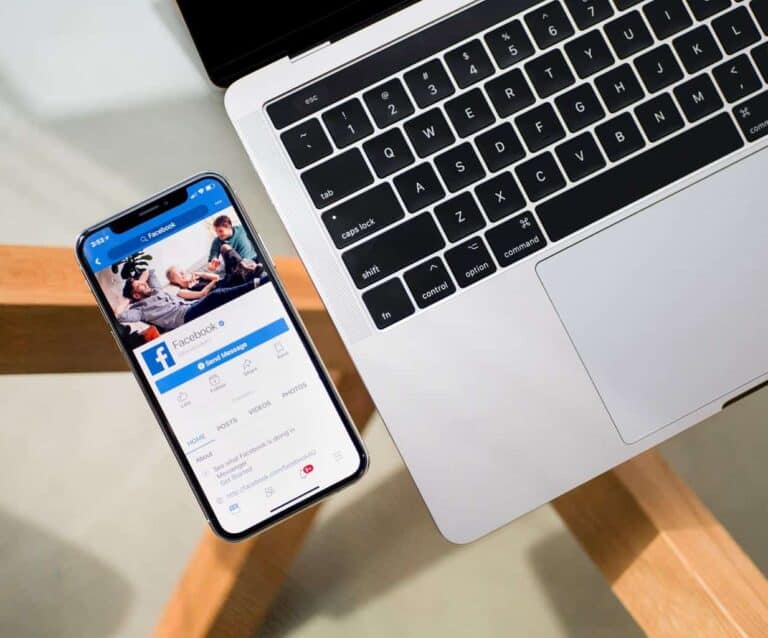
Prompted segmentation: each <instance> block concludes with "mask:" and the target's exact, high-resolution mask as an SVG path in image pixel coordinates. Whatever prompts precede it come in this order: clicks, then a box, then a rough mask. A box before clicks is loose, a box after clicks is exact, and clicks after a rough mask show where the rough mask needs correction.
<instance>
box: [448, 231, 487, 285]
mask: <svg viewBox="0 0 768 638" xmlns="http://www.w3.org/2000/svg"><path fill="white" fill-rule="evenodd" d="M445 260H446V261H447V262H448V267H449V268H450V269H451V272H452V273H453V276H454V278H455V279H456V282H457V283H458V284H459V286H461V287H462V288H466V287H467V286H470V285H472V284H473V283H475V282H476V281H480V280H481V279H485V278H486V277H487V276H488V275H492V274H493V273H494V272H496V266H495V265H494V263H493V259H491V254H490V253H489V252H488V249H487V248H486V247H485V244H483V240H482V239H480V238H479V237H474V238H472V239H470V240H468V241H466V242H464V243H463V244H459V245H458V246H456V247H455V248H451V249H450V250H449V251H447V252H446V253H445Z"/></svg>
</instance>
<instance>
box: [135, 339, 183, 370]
mask: <svg viewBox="0 0 768 638" xmlns="http://www.w3.org/2000/svg"><path fill="white" fill-rule="evenodd" d="M141 356H142V357H144V363H146V364H147V367H148V368H149V371H150V372H151V373H152V374H153V375H155V374H160V373H161V372H163V371H164V370H167V369H168V368H171V367H173V366H175V365H176V362H175V361H174V360H173V355H172V354H171V353H170V352H169V351H168V346H166V345H165V342H163V343H159V344H157V345H156V346H155V347H154V348H150V349H149V350H145V351H144V352H142V353H141Z"/></svg>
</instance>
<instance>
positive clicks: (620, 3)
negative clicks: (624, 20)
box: [613, 0, 643, 11]
mask: <svg viewBox="0 0 768 638" xmlns="http://www.w3.org/2000/svg"><path fill="white" fill-rule="evenodd" d="M613 1H614V3H615V4H616V6H617V7H618V8H619V10H620V11H624V9H629V8H630V7H634V6H635V5H636V4H637V3H638V2H642V1H643V0H613Z"/></svg>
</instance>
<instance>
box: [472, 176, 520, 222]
mask: <svg viewBox="0 0 768 638" xmlns="http://www.w3.org/2000/svg"><path fill="white" fill-rule="evenodd" d="M475 195H477V199H478V200H480V206H482V207H483V210H484V211H485V214H486V215H487V216H488V219H490V220H491V221H493V222H495V221H497V220H499V219H502V218H504V217H506V216H507V215H511V214H512V213H514V212H515V211H518V210H520V209H521V208H523V207H524V206H525V198H524V197H523V193H522V191H521V190H520V187H519V186H518V185H517V182H516V181H515V178H514V177H513V176H512V173H510V172H509V171H504V172H503V173H500V174H499V175H497V176H496V177H494V178H493V179H489V180H488V181H487V182H483V183H482V184H480V185H479V186H478V187H477V188H475Z"/></svg>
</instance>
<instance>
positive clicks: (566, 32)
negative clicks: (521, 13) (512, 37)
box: [525, 1, 573, 49]
mask: <svg viewBox="0 0 768 638" xmlns="http://www.w3.org/2000/svg"><path fill="white" fill-rule="evenodd" d="M525 23H526V24H527V25H528V28H529V29H530V30H531V33H532V34H533V39H534V40H536V44H538V45H539V48H540V49H546V48H547V47H551V46H552V45H553V44H557V43H558V42H560V40H564V39H565V38H567V37H569V36H571V35H573V27H572V26H571V21H570V20H568V16H567V15H566V14H565V11H563V5H562V4H560V2H557V1H555V2H550V3H549V4H545V5H544V6H543V7H539V8H538V9H535V10H534V11H531V12H530V13H527V14H526V15H525Z"/></svg>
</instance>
